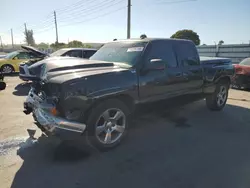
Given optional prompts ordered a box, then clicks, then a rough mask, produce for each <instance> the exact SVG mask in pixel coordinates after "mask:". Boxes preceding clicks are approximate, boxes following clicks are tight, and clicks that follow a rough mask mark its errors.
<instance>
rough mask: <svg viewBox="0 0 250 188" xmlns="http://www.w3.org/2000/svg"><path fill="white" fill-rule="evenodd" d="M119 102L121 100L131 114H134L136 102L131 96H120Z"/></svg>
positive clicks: (118, 97)
mask: <svg viewBox="0 0 250 188" xmlns="http://www.w3.org/2000/svg"><path fill="white" fill-rule="evenodd" d="M115 98H117V99H118V100H121V101H122V102H123V103H124V104H125V105H126V106H127V107H128V109H129V111H130V112H133V111H134V109H135V101H134V99H133V98H132V97H131V96H129V95H118V96H117V97H115Z"/></svg>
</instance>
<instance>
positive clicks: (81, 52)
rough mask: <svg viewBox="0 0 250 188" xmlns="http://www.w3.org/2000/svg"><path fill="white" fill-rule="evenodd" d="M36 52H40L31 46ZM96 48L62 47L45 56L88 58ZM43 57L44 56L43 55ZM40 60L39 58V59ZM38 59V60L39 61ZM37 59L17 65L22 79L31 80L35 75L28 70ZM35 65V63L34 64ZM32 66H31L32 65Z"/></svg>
mask: <svg viewBox="0 0 250 188" xmlns="http://www.w3.org/2000/svg"><path fill="white" fill-rule="evenodd" d="M30 50H34V51H36V52H37V53H42V52H40V51H39V50H37V49H35V48H32V49H30ZM96 51H97V50H96V49H93V48H63V49H60V50H57V51H55V52H54V53H52V54H50V55H47V56H46V58H55V57H78V58H84V59H88V58H90V57H91V56H92V55H93V54H94V53H95V52H96ZM44 58H45V57H44ZM40 60H41V59H40ZM40 60H39V61H40ZM37 62H38V61H36V60H30V61H27V62H23V63H21V64H20V65H19V78H20V79H21V80H23V81H29V80H31V81H32V80H33V79H35V77H36V74H35V73H32V72H30V71H29V66H31V65H34V64H35V63H37ZM34 66H35V65H34ZM34 66H33V67H34Z"/></svg>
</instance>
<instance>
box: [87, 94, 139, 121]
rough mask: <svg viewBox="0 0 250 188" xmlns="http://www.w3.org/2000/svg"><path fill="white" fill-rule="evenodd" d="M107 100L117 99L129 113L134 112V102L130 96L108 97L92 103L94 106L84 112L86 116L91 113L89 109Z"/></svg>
mask: <svg viewBox="0 0 250 188" xmlns="http://www.w3.org/2000/svg"><path fill="white" fill-rule="evenodd" d="M108 99H118V100H120V101H122V102H123V103H124V104H125V105H126V106H127V107H128V109H129V111H130V112H131V113H132V112H133V111H134V110H135V101H134V99H133V98H132V97H131V96H129V95H116V96H110V97H105V98H102V99H98V100H96V101H95V102H94V104H93V105H91V106H90V107H89V108H88V109H87V110H86V111H85V113H86V116H88V114H89V113H90V112H91V109H93V108H95V106H97V105H98V104H100V103H101V102H103V101H105V100H108Z"/></svg>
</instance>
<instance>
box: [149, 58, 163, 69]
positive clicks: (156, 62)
mask: <svg viewBox="0 0 250 188" xmlns="http://www.w3.org/2000/svg"><path fill="white" fill-rule="evenodd" d="M165 67H166V64H165V62H164V61H163V60H162V59H151V60H150V63H149V65H148V69H149V70H164V69H165Z"/></svg>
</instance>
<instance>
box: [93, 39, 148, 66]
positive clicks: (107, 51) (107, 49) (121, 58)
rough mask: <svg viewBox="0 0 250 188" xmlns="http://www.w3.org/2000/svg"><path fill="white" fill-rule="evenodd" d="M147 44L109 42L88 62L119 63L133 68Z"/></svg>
mask: <svg viewBox="0 0 250 188" xmlns="http://www.w3.org/2000/svg"><path fill="white" fill-rule="evenodd" d="M147 44H148V42H141V41H139V42H137V41H126V42H122V41H121V42H111V43H108V44H105V45H104V46H103V47H101V48H100V49H99V50H98V51H97V52H96V53H95V54H94V55H93V56H92V57H90V60H100V61H108V62H118V63H119V62H120V63H125V64H127V65H129V66H134V65H135V64H136V61H137V58H138V57H139V56H140V55H141V54H142V52H143V50H144V48H145V47H146V45H147Z"/></svg>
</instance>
